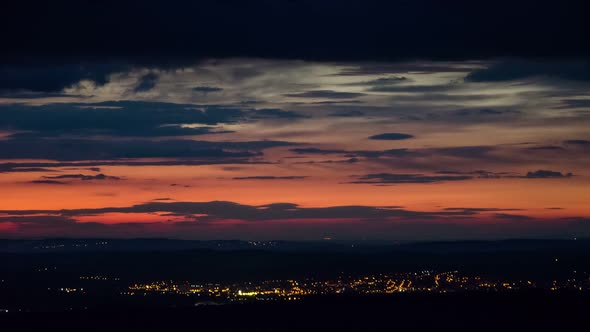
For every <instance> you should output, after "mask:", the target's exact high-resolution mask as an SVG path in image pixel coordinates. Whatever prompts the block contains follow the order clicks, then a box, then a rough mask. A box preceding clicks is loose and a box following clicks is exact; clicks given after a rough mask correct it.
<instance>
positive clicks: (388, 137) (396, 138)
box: [369, 133, 414, 141]
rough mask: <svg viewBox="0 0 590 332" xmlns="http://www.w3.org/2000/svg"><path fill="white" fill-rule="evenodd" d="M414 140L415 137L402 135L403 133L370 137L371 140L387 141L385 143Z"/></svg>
mask: <svg viewBox="0 0 590 332" xmlns="http://www.w3.org/2000/svg"><path fill="white" fill-rule="evenodd" d="M409 138H414V136H413V135H409V134H402V133H385V134H378V135H373V136H370V137H369V139H373V140H385V141H399V140H404V139H409Z"/></svg>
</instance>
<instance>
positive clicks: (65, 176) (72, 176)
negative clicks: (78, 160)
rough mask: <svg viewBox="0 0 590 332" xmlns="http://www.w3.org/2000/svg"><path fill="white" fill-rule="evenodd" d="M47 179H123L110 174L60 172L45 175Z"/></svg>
mask: <svg viewBox="0 0 590 332" xmlns="http://www.w3.org/2000/svg"><path fill="white" fill-rule="evenodd" d="M43 178H45V179H59V180H66V179H78V180H82V181H92V180H115V181H117V180H121V178H120V177H118V176H110V175H105V174H102V173H100V174H96V175H84V174H60V175H54V176H44V177H43Z"/></svg>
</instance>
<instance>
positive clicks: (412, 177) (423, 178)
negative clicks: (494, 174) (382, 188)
mask: <svg viewBox="0 0 590 332" xmlns="http://www.w3.org/2000/svg"><path fill="white" fill-rule="evenodd" d="M471 179H473V177H472V176H468V175H424V174H394V173H374V174H367V175H363V176H360V177H358V179H357V180H355V181H352V182H350V183H356V184H380V185H383V184H404V183H438V182H446V181H464V180H471Z"/></svg>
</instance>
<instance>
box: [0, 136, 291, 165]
mask: <svg viewBox="0 0 590 332" xmlns="http://www.w3.org/2000/svg"><path fill="white" fill-rule="evenodd" d="M293 145H297V144H296V143H289V142H281V141H249V142H211V141H193V140H161V141H148V140H124V141H118V142H117V143H116V144H113V142H110V141H104V140H89V139H10V140H3V141H0V158H2V159H46V160H57V161H75V160H111V161H112V160H117V159H134V158H193V159H216V160H217V162H230V161H240V160H247V159H249V158H253V157H259V156H262V152H260V151H261V150H263V149H266V148H271V147H279V146H293ZM91 165H92V166H96V165H100V164H99V163H95V164H88V165H87V166H91Z"/></svg>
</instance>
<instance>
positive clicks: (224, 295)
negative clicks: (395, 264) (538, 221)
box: [121, 270, 590, 304]
mask: <svg viewBox="0 0 590 332" xmlns="http://www.w3.org/2000/svg"><path fill="white" fill-rule="evenodd" d="M574 275H575V276H574V277H572V278H569V279H567V280H562V281H558V280H553V281H550V282H546V283H536V282H534V281H531V280H517V281H501V280H492V279H485V278H483V277H479V276H468V275H464V274H461V273H460V272H458V271H449V272H434V271H430V270H424V271H420V272H413V273H396V274H374V275H365V276H346V275H342V276H339V277H338V278H335V279H331V280H319V279H312V278H306V279H301V280H294V279H287V280H266V281H260V282H241V283H228V284H222V283H190V282H174V281H171V280H169V281H157V282H151V283H142V284H139V283H138V284H134V285H132V286H130V287H129V289H128V290H127V291H125V292H122V293H121V294H122V295H128V296H148V295H156V294H160V295H173V294H174V295H184V296H195V297H198V298H200V299H202V300H203V302H198V303H200V304H215V303H225V302H228V301H229V302H234V301H297V300H301V299H302V298H304V297H306V296H320V295H337V294H342V295H375V294H395V293H405V292H409V293H427V292H428V293H451V292H468V291H471V292H474V291H481V292H502V291H519V290H527V289H544V290H550V291H557V290H575V291H587V290H590V277H589V275H588V274H587V273H580V274H579V275H578V273H577V272H576V271H574ZM207 301H210V302H207Z"/></svg>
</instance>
